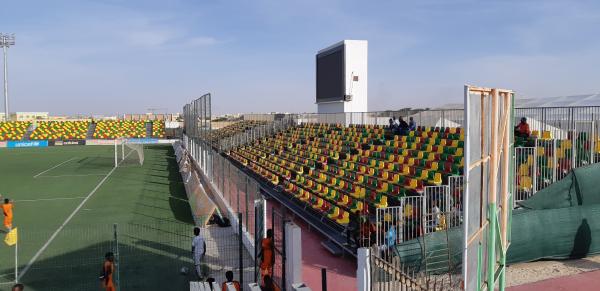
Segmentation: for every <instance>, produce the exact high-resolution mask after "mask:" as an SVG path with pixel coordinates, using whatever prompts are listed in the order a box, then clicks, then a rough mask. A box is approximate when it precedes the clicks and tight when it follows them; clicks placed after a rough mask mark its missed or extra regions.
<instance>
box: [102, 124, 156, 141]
mask: <svg viewBox="0 0 600 291" xmlns="http://www.w3.org/2000/svg"><path fill="white" fill-rule="evenodd" d="M118 137H125V138H143V137H146V122H144V121H132V120H115V121H111V120H101V121H98V122H97V123H96V130H95V131H94V138H99V139H115V138H118Z"/></svg>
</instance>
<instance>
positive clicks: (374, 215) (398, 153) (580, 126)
mask: <svg viewBox="0 0 600 291" xmlns="http://www.w3.org/2000/svg"><path fill="white" fill-rule="evenodd" d="M559 111H560V112H562V114H557V113H556V112H559ZM598 113H600V108H597V107H590V106H587V107H585V108H580V107H564V108H560V109H558V108H544V107H541V108H516V109H515V113H514V116H515V120H516V121H518V120H519V119H520V118H521V117H527V119H528V121H529V123H530V126H531V128H532V134H531V136H530V137H527V138H521V137H515V138H514V141H513V142H514V145H515V155H514V157H513V159H514V162H515V166H514V171H515V172H514V177H515V178H514V181H512V183H514V187H515V193H514V199H513V203H515V204H514V205H515V207H518V205H519V204H518V202H519V201H523V200H527V199H528V198H529V197H531V196H532V195H534V194H535V193H536V192H538V191H541V190H543V189H545V188H546V187H548V186H550V185H552V184H554V183H555V182H557V181H560V180H561V179H563V178H564V177H566V176H567V175H569V173H571V171H572V170H573V169H576V168H579V167H583V166H586V165H590V164H593V163H597V162H598V161H599V155H600V146H598V143H599V142H600V139H599V138H600V135H599V134H598V133H599V132H598V127H597V124H596V123H595V120H594V116H596V114H598ZM391 116H404V117H405V118H408V117H413V118H415V120H416V121H417V124H419V125H420V126H418V128H417V130H415V131H410V132H408V134H407V135H394V134H392V133H391V132H390V131H389V129H388V128H387V126H386V125H384V124H386V123H387V119H388V118H389V117H391ZM287 117H289V118H291V119H293V120H294V122H292V123H291V124H289V125H288V126H286V127H284V128H280V129H278V130H274V131H273V132H272V133H271V134H267V135H258V134H257V131H255V130H253V129H246V130H244V131H238V132H236V133H234V134H233V135H230V136H228V137H224V138H223V140H236V142H234V143H230V145H231V146H230V147H227V148H221V150H222V151H223V154H225V155H226V156H227V157H229V158H230V159H231V160H232V161H233V162H234V164H236V165H237V166H238V167H239V168H240V169H242V170H246V169H247V170H249V171H250V172H251V174H252V176H253V177H254V178H255V179H257V180H258V181H260V183H261V189H262V191H264V193H265V194H266V195H267V196H270V197H272V198H275V199H276V200H277V201H278V202H279V203H282V204H284V205H285V206H286V207H287V208H288V209H289V210H291V211H292V212H294V213H295V214H296V215H297V216H298V217H302V219H304V220H305V221H306V222H307V223H308V224H309V225H311V227H314V228H316V229H319V231H320V232H321V234H322V236H323V239H325V240H326V241H328V242H332V241H333V242H335V244H337V247H338V248H339V249H342V250H345V251H347V252H350V253H351V254H353V255H356V253H353V252H356V250H357V249H356V248H348V245H347V244H346V243H347V242H348V241H351V242H350V245H352V246H355V247H360V246H370V245H372V244H378V243H380V241H381V240H382V237H383V236H384V234H385V233H386V230H387V227H388V226H389V225H390V223H392V222H393V221H395V220H398V225H399V227H400V229H403V228H405V227H406V226H407V225H409V224H412V226H410V228H409V233H408V234H407V233H406V229H405V230H400V231H399V232H400V234H399V237H398V241H397V242H398V243H403V242H407V243H409V242H410V241H411V239H413V238H417V237H420V236H426V235H428V234H429V233H435V232H440V231H442V232H444V233H446V231H447V230H448V231H449V230H450V229H451V228H455V227H456V226H460V225H461V224H462V222H463V217H462V200H463V193H462V191H463V189H462V188H463V185H462V176H463V169H464V152H463V151H464V129H463V128H462V127H460V126H457V125H460V124H461V123H462V119H463V113H462V110H454V109H436V110H429V111H421V112H417V113H414V112H410V113H409V115H402V113H400V112H370V113H346V114H344V113H340V114H297V115H289V116H287ZM244 118H245V119H249V120H253V119H254V118H256V115H253V114H250V115H247V116H244ZM261 119H269V118H264V116H263V117H262V118H261ZM274 119H275V118H273V117H271V118H270V120H274ZM352 120H360V121H362V122H363V123H352V122H348V121H352ZM569 120H571V121H569ZM267 126H269V124H267ZM248 137H250V138H248ZM252 137H254V138H252ZM212 138H213V139H214V135H213V136H212ZM223 140H221V141H223ZM434 205H435V206H434ZM433 207H438V208H440V209H441V212H439V213H438V214H436V213H435V212H434V211H435V210H434V209H433ZM396 208H399V209H400V210H399V213H401V215H400V216H398V214H397V213H396V212H395V211H396V210H394V212H390V211H392V210H393V209H396ZM379 210H381V211H379ZM437 211H440V210H437ZM379 214H381V215H382V216H381V217H379ZM436 215H437V218H436ZM353 221H354V222H353ZM384 221H385V222H384ZM365 222H366V223H365ZM357 228H360V233H359V235H356V234H350V235H349V231H351V230H356V229H357ZM348 237H350V239H349V238H348ZM427 237H428V236H427ZM438 237H439V236H438ZM437 243H441V242H437ZM446 243H448V242H446ZM323 245H324V246H326V248H328V249H330V251H334V249H335V248H336V247H333V248H332V247H331V245H330V244H325V243H324V244H323ZM423 247H424V246H423ZM429 247H431V248H432V249H434V250H435V251H438V252H440V247H439V246H437V245H431V246H429ZM421 251H423V250H421ZM458 251H460V250H458ZM441 252H442V256H447V259H445V260H442V261H438V262H433V261H430V262H428V263H426V266H428V267H429V269H430V271H433V270H436V268H434V267H435V265H436V264H437V268H438V269H437V270H446V271H449V269H448V268H450V267H449V266H450V265H452V264H454V263H453V262H451V261H450V258H452V261H454V254H453V255H452V256H451V255H444V253H445V252H450V247H449V246H448V247H444V248H443V249H441ZM438 255H439V254H437V255H436V256H438ZM432 256H433V255H432ZM440 264H442V265H443V264H445V265H446V267H445V268H444V267H442V268H441V269H439V265H440ZM432 266H433V267H432ZM426 268H427V267H426ZM454 270H455V269H454ZM455 271H456V270H455Z"/></svg>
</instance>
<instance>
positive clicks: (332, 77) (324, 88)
mask: <svg viewBox="0 0 600 291" xmlns="http://www.w3.org/2000/svg"><path fill="white" fill-rule="evenodd" d="M344 75H345V68H344V45H341V46H338V47H335V48H332V49H331V50H328V51H325V52H322V53H320V54H318V55H317V102H327V101H342V100H344V95H345V94H346V93H345V91H346V90H345V89H346V82H345V79H344Z"/></svg>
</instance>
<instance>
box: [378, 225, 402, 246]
mask: <svg viewBox="0 0 600 291" xmlns="http://www.w3.org/2000/svg"><path fill="white" fill-rule="evenodd" d="M396 222H397V220H396V218H393V221H392V223H391V224H390V226H389V228H388V230H387V231H386V232H385V243H384V245H382V246H379V251H380V252H383V253H385V252H386V251H388V250H393V247H394V246H395V245H396V240H397V238H398V235H397V232H396Z"/></svg>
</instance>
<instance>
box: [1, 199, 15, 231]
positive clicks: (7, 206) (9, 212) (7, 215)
mask: <svg viewBox="0 0 600 291" xmlns="http://www.w3.org/2000/svg"><path fill="white" fill-rule="evenodd" d="M2 212H3V213H4V227H6V228H7V229H8V231H11V230H12V220H13V203H12V202H11V201H10V200H9V199H8V198H5V199H4V204H2Z"/></svg>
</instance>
